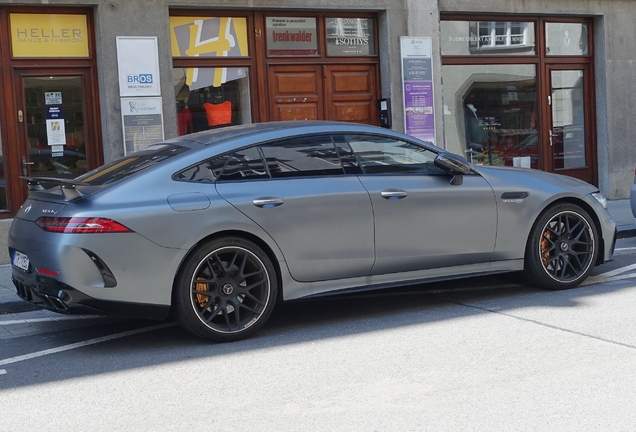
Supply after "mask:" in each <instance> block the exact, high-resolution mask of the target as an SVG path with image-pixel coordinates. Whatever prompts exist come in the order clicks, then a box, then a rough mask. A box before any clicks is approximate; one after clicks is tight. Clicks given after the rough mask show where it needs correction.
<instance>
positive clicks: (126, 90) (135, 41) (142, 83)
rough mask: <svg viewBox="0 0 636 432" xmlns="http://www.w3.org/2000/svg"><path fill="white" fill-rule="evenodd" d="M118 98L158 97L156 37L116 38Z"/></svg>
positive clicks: (159, 91) (159, 90) (159, 93)
mask: <svg viewBox="0 0 636 432" xmlns="http://www.w3.org/2000/svg"><path fill="white" fill-rule="evenodd" d="M117 68H118V71H119V96H122V97H124V96H160V95H161V89H160V87H159V54H158V49H157V38H156V37H154V36H153V37H127V36H117Z"/></svg>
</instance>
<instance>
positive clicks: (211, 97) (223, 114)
mask: <svg viewBox="0 0 636 432" xmlns="http://www.w3.org/2000/svg"><path fill="white" fill-rule="evenodd" d="M217 75H220V76H221V79H220V80H221V84H219V85H215V82H216V78H217ZM205 76H207V79H204V78H203V77H205ZM173 77H174V82H175V83H176V85H175V94H176V108H177V129H178V133H179V135H186V134H190V133H193V132H199V131H202V130H207V129H214V128H218V127H223V126H231V125H237V124H246V123H251V122H252V117H251V110H250V92H249V78H248V69H247V68H175V69H173Z"/></svg>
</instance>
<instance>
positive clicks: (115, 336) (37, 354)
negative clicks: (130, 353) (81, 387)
mask: <svg viewBox="0 0 636 432" xmlns="http://www.w3.org/2000/svg"><path fill="white" fill-rule="evenodd" d="M175 325H176V323H173V322H171V323H166V324H159V325H156V326H151V327H145V328H142V329H137V330H130V331H125V332H121V333H115V334H112V335H108V336H102V337H98V338H95V339H89V340H85V341H82V342H76V343H73V344H69V345H63V346H60V347H57V348H50V349H46V350H43V351H37V352H34V353H31V354H25V355H21V356H17V357H11V358H8V359H4V360H0V366H5V365H8V364H13V363H19V362H21V361H25V360H31V359H34V358H37V357H43V356H46V355H49V354H56V353H59V352H63V351H69V350H73V349H77V348H82V347H85V346H88V345H95V344H98V343H102V342H108V341H111V340H113V339H120V338H123V337H126V336H132V335H136V334H140V333H146V332H149V331H153V330H159V329H163V328H168V327H173V326H175ZM5 372H6V371H5Z"/></svg>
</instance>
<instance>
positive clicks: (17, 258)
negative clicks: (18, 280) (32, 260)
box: [13, 251, 29, 271]
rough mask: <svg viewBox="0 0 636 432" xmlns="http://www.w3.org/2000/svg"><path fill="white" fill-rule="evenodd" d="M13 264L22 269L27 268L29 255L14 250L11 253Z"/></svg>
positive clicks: (25, 269) (26, 269)
mask: <svg viewBox="0 0 636 432" xmlns="http://www.w3.org/2000/svg"><path fill="white" fill-rule="evenodd" d="M13 265H14V266H16V267H18V268H21V269H22V270H24V271H28V270H29V257H28V256H26V255H25V254H23V253H22V252H18V251H16V252H15V255H13Z"/></svg>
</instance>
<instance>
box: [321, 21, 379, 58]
mask: <svg viewBox="0 0 636 432" xmlns="http://www.w3.org/2000/svg"><path fill="white" fill-rule="evenodd" d="M325 27H326V30H327V54H328V55H331V56H367V55H374V54H375V46H374V36H373V19H371V18H326V20H325Z"/></svg>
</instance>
